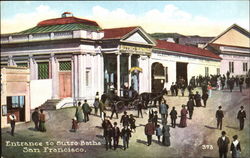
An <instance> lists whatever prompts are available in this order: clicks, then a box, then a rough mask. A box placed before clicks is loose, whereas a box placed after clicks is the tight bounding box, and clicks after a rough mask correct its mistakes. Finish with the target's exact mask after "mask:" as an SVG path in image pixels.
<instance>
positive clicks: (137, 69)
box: [129, 66, 142, 73]
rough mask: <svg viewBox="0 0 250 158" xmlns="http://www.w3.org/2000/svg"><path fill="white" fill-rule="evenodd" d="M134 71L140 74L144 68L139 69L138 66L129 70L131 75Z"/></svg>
mask: <svg viewBox="0 0 250 158" xmlns="http://www.w3.org/2000/svg"><path fill="white" fill-rule="evenodd" d="M133 71H139V72H142V68H140V67H137V66H135V67H131V68H130V69H129V73H131V72H133Z"/></svg>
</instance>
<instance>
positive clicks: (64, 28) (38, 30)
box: [13, 23, 100, 35]
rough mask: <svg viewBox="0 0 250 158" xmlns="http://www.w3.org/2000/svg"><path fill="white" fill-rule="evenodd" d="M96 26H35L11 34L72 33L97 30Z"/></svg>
mask: <svg viewBox="0 0 250 158" xmlns="http://www.w3.org/2000/svg"><path fill="white" fill-rule="evenodd" d="M99 29H100V28H99V27H97V26H90V25H85V24H81V23H76V24H74V23H73V24H64V25H48V26H35V27H33V28H30V29H28V30H24V31H21V32H17V33H13V35H22V34H33V33H47V32H60V31H73V30H93V31H96V30H99Z"/></svg>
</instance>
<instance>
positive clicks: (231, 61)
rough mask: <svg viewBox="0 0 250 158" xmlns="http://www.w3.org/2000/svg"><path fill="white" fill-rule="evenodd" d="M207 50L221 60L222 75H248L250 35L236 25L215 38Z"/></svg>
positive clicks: (207, 46)
mask: <svg viewBox="0 0 250 158" xmlns="http://www.w3.org/2000/svg"><path fill="white" fill-rule="evenodd" d="M205 48H206V49H208V50H210V51H213V52H214V53H216V54H218V55H219V56H220V57H221V58H222V60H221V74H226V73H227V72H230V74H231V76H232V75H233V76H236V75H246V74H247V73H248V72H249V69H250V67H249V65H250V33H249V32H248V31H247V30H245V29H243V28H241V27H240V26H238V25H236V24H234V25H232V26H231V27H229V28H228V29H227V30H226V31H224V32H223V33H221V34H220V35H218V36H217V37H215V38H214V39H213V40H212V41H210V42H209V43H208V44H207V45H206V46H205Z"/></svg>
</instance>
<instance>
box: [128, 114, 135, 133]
mask: <svg viewBox="0 0 250 158" xmlns="http://www.w3.org/2000/svg"><path fill="white" fill-rule="evenodd" d="M135 121H136V120H135V118H134V116H133V114H130V117H129V126H130V129H131V131H134V132H135V129H136V126H135Z"/></svg>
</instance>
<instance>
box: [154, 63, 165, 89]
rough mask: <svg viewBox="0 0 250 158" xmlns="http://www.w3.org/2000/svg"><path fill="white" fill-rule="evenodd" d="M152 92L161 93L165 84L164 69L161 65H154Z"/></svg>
mask: <svg viewBox="0 0 250 158" xmlns="http://www.w3.org/2000/svg"><path fill="white" fill-rule="evenodd" d="M151 74H152V92H153V93H155V92H161V91H162V90H163V88H164V83H165V80H166V78H165V72H164V67H163V65H162V64H160V63H153V64H152V73H151Z"/></svg>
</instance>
